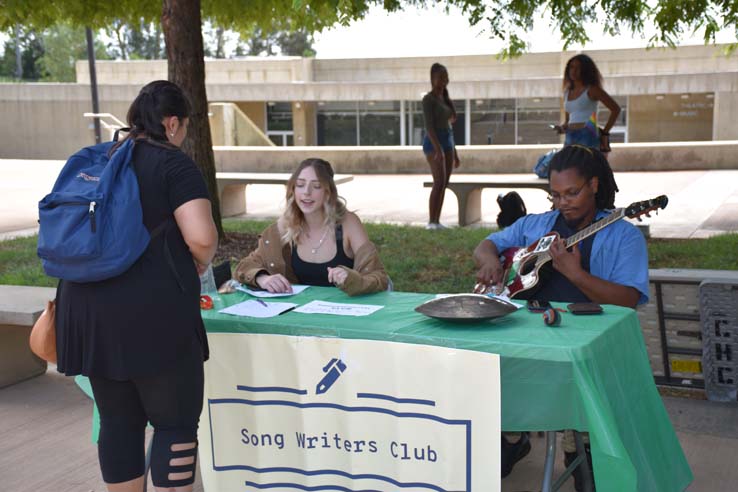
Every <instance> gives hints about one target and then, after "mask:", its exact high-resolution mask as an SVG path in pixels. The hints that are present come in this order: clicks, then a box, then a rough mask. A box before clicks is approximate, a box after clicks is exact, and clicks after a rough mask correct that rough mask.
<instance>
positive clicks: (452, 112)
mask: <svg viewBox="0 0 738 492" xmlns="http://www.w3.org/2000/svg"><path fill="white" fill-rule="evenodd" d="M430 76H431V91H430V92H429V93H428V94H426V95H425V96H424V97H423V118H424V120H425V137H424V138H423V154H425V159H426V160H427V161H428V165H429V166H430V168H431V174H432V175H433V187H432V188H431V192H430V199H429V203H428V212H429V217H428V225H427V226H426V227H425V228H426V229H446V227H445V226H444V225H442V224H441V222H440V220H441V208H443V197H444V194H445V192H446V187H447V186H448V181H449V179H451V172H452V171H453V170H454V168H457V167H459V164H460V162H459V154H458V153H457V152H456V144H455V142H454V130H453V128H452V127H451V125H452V124H453V123H454V122H455V121H456V108H455V107H454V103H453V101H451V98H450V97H449V95H448V89H447V88H446V87H447V86H448V71H447V70H446V67H444V66H443V65H441V64H440V63H434V64H433V65H432V66H431V71H430Z"/></svg>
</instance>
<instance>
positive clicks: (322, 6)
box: [0, 0, 738, 55]
mask: <svg viewBox="0 0 738 492" xmlns="http://www.w3.org/2000/svg"><path fill="white" fill-rule="evenodd" d="M167 1H168V0H165V1H164V3H166V2H167ZM438 3H440V4H442V5H445V6H446V7H451V6H455V7H458V8H460V9H461V10H462V12H463V13H464V14H465V15H466V17H467V18H468V20H469V23H470V24H471V25H473V26H475V27H478V28H480V29H483V30H485V31H486V32H487V33H488V34H489V35H490V36H491V37H493V38H498V39H501V40H504V41H506V44H507V48H506V50H505V54H507V55H517V54H520V53H521V52H523V51H525V49H526V48H527V46H528V45H527V43H526V41H525V39H526V34H527V33H528V32H529V31H531V30H532V28H533V25H534V22H535V21H536V20H537V19H545V20H547V21H548V23H549V25H550V27H551V28H552V30H555V31H558V33H559V35H560V36H561V38H562V39H563V41H564V46H563V48H566V47H568V46H570V45H572V44H584V43H586V41H588V40H589V39H590V34H591V32H587V30H586V28H585V27H586V26H588V25H589V26H592V25H596V26H599V29H601V30H602V31H603V32H604V33H606V34H610V35H615V34H620V33H626V32H630V33H633V34H641V35H642V34H643V33H644V32H645V31H646V30H647V26H649V25H653V27H654V29H655V34H653V36H652V37H651V38H650V39H649V41H650V43H651V44H659V45H667V46H671V45H674V44H676V42H677V40H678V39H679V37H680V36H682V35H684V34H691V33H693V32H694V31H696V30H699V29H704V34H703V36H704V41H705V42H714V41H715V37H716V34H717V33H718V32H719V31H721V30H724V29H729V30H733V31H735V30H736V27H737V26H738V2H736V1H735V0H661V1H654V0H650V1H649V0H497V1H495V0H202V2H201V6H202V14H203V18H206V19H209V20H210V21H211V22H212V24H213V25H216V26H218V27H219V28H222V29H226V30H228V29H232V30H235V31H238V32H239V33H241V34H244V35H247V36H248V35H249V34H251V33H254V32H257V31H260V32H267V33H272V32H279V31H285V32H295V31H305V32H308V33H312V32H319V31H321V30H322V29H325V28H328V27H330V26H333V25H335V24H337V23H343V24H347V23H349V22H351V21H352V20H355V19H360V18H362V17H364V16H365V15H366V14H367V12H368V11H369V9H370V8H371V7H373V6H380V7H382V8H383V9H384V10H386V11H389V12H392V11H396V10H400V9H402V8H404V7H406V6H409V5H415V6H424V5H432V4H438ZM3 4H4V5H3V9H1V10H0V30H3V31H7V30H9V29H12V28H13V27H14V26H15V25H16V24H21V25H23V26H26V27H33V28H46V27H49V26H52V25H54V24H57V23H59V22H60V21H70V22H72V23H74V24H77V25H82V26H90V27H93V28H102V27H110V25H111V24H112V23H114V22H118V23H127V24H131V25H139V24H140V23H141V22H142V19H143V22H146V23H148V22H158V20H159V18H160V16H161V13H162V4H161V3H158V2H151V1H145V0H119V1H117V2H116V3H115V5H116V6H115V8H113V9H111V8H110V3H109V2H107V1H103V0H51V1H49V0H6V1H4V2H3Z"/></svg>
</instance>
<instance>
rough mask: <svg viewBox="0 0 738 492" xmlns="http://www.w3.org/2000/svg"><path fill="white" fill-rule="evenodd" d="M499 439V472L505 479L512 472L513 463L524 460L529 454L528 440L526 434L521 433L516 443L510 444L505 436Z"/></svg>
mask: <svg viewBox="0 0 738 492" xmlns="http://www.w3.org/2000/svg"><path fill="white" fill-rule="evenodd" d="M500 437H501V441H500V442H501V443H502V454H501V455H500V456H501V460H500V461H501V463H500V471H501V472H502V478H505V477H506V476H508V475H509V474H510V472H512V469H513V467H514V466H515V463H517V462H518V461H520V460H522V459H523V458H525V456H526V455H527V454H528V453H530V440H529V439H528V433H527V432H523V433H522V434H521V435H520V439H518V442H514V443H510V442H508V441H507V439H505V436H500Z"/></svg>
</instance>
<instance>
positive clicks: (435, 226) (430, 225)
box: [425, 222, 441, 231]
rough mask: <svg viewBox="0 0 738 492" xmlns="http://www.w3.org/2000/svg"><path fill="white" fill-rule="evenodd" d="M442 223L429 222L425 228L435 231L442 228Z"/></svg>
mask: <svg viewBox="0 0 738 492" xmlns="http://www.w3.org/2000/svg"><path fill="white" fill-rule="evenodd" d="M440 225H441V224H437V223H435V222H428V223H427V224H426V225H425V228H426V229H427V230H429V231H434V230H436V229H440V227H439V226H440Z"/></svg>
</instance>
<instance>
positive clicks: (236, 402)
mask: <svg viewBox="0 0 738 492" xmlns="http://www.w3.org/2000/svg"><path fill="white" fill-rule="evenodd" d="M208 340H209V342H210V360H209V361H208V362H207V363H206V364H205V405H204V408H203V414H202V417H201V419H200V433H199V441H200V469H201V472H202V479H203V484H204V486H205V490H206V491H207V492H231V491H253V490H262V489H268V490H277V491H283V490H284V491H287V490H293V491H294V490H342V491H349V492H351V491H364V490H372V491H378V492H396V491H398V490H408V491H410V490H412V491H435V492H444V491H467V492H471V491H472V490H473V491H484V492H496V491H499V490H500V469H499V465H500V372H499V357H498V356H497V355H494V354H487V353H481V352H472V351H466V350H455V349H450V348H444V347H431V346H426V345H412V344H403V343H392V342H380V341H368V340H345V339H337V338H314V337H292V336H285V335H255V334H226V333H215V334H213V333H210V334H208Z"/></svg>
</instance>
